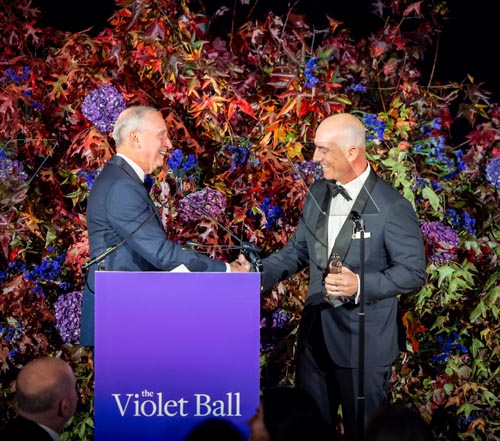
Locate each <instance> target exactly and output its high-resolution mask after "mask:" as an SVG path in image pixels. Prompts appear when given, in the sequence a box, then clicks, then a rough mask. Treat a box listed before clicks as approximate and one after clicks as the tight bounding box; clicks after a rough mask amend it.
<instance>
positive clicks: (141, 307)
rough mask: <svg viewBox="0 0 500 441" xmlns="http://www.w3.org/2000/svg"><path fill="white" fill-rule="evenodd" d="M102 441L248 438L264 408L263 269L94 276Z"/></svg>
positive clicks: (98, 418) (99, 438) (96, 396)
mask: <svg viewBox="0 0 500 441" xmlns="http://www.w3.org/2000/svg"><path fill="white" fill-rule="evenodd" d="M94 350H95V371H94V375H95V377H94V378H95V389H94V400H95V403H94V406H95V421H94V423H95V438H94V439H95V441H109V440H114V439H116V440H120V441H127V440H134V441H136V440H139V439H140V440H141V441H148V440H151V441H153V440H154V441H160V440H169V441H182V440H183V439H184V438H185V437H186V435H187V434H188V432H189V431H190V430H191V429H192V428H193V427H194V426H195V425H196V424H198V423H200V422H201V421H202V420H203V419H206V418H212V417H217V418H219V417H222V418H225V419H229V420H231V421H232V422H233V423H234V424H236V425H237V426H238V428H239V429H240V430H241V431H242V432H243V433H244V434H245V435H246V436H248V434H249V429H248V419H249V418H250V417H251V416H252V415H253V414H254V413H255V410H256V408H257V406H258V404H259V391H260V361H259V359H260V274H258V273H184V272H172V273H169V272H108V271H102V272H97V273H96V297H95V348H94Z"/></svg>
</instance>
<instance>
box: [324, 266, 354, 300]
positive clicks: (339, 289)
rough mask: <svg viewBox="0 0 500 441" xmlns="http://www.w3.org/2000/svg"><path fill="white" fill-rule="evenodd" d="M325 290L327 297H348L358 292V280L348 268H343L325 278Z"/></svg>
mask: <svg viewBox="0 0 500 441" xmlns="http://www.w3.org/2000/svg"><path fill="white" fill-rule="evenodd" d="M325 290H326V294H327V295H329V296H347V297H350V296H352V295H355V294H357V292H358V278H357V276H356V274H354V273H353V272H352V271H351V270H350V269H349V268H347V267H345V266H343V267H342V271H341V272H340V273H329V274H328V275H327V276H326V277H325Z"/></svg>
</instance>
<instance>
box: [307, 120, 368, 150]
mask: <svg viewBox="0 0 500 441" xmlns="http://www.w3.org/2000/svg"><path fill="white" fill-rule="evenodd" d="M314 142H315V143H316V144H318V142H319V143H329V142H335V143H336V144H337V146H338V147H340V148H341V149H347V148H349V147H357V148H363V149H364V148H365V126H364V125H363V123H362V122H361V121H360V120H359V119H358V118H356V117H355V116H353V115H351V114H350V113H338V114H336V115H332V116H329V117H327V118H325V119H324V120H323V121H322V122H321V124H320V125H319V126H318V129H317V130H316V136H315V137H314Z"/></svg>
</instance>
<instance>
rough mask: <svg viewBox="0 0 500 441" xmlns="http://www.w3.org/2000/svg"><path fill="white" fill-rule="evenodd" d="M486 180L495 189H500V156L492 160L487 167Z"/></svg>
mask: <svg viewBox="0 0 500 441" xmlns="http://www.w3.org/2000/svg"><path fill="white" fill-rule="evenodd" d="M486 179H487V180H488V182H489V183H490V184H491V185H493V187H495V188H500V156H498V157H496V158H493V159H490V161H489V162H488V164H487V165H486Z"/></svg>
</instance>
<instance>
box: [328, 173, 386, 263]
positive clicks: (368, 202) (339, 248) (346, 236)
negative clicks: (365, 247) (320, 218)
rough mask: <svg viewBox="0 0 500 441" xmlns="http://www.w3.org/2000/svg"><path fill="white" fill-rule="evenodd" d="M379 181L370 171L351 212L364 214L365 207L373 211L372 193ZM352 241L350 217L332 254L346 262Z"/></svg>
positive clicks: (341, 230) (338, 237) (343, 226)
mask: <svg viewBox="0 0 500 441" xmlns="http://www.w3.org/2000/svg"><path fill="white" fill-rule="evenodd" d="M377 179H378V177H377V175H376V174H375V172H374V171H373V170H370V174H369V175H368V179H367V180H366V182H365V185H363V188H362V189H361V191H360V192H359V195H358V197H357V198H356V201H355V202H354V205H353V207H352V210H351V211H357V212H358V213H363V212H364V210H365V207H370V210H372V208H371V207H374V202H373V200H372V199H371V193H372V190H373V187H374V186H375V183H376V182H377ZM325 217H326V216H325ZM351 239H352V221H351V219H350V216H347V218H346V220H345V222H344V224H343V225H342V228H341V229H340V232H339V234H338V236H337V239H336V240H335V243H334V244H333V249H332V253H337V254H339V255H340V257H341V258H342V260H344V256H345V255H346V253H347V250H348V249H349V246H350V245H351Z"/></svg>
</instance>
